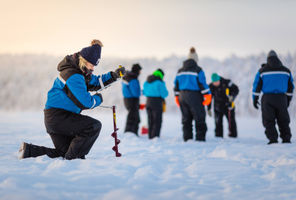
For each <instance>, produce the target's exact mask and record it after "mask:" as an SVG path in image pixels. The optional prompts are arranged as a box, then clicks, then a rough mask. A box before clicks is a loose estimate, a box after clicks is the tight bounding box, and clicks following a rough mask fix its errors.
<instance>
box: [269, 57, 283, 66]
mask: <svg viewBox="0 0 296 200" xmlns="http://www.w3.org/2000/svg"><path fill="white" fill-rule="evenodd" d="M267 65H268V66H270V67H281V66H283V64H282V62H281V61H280V59H279V58H278V57H277V56H270V57H268V58H267Z"/></svg>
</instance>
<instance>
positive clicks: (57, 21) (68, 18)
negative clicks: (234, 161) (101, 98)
mask: <svg viewBox="0 0 296 200" xmlns="http://www.w3.org/2000/svg"><path fill="white" fill-rule="evenodd" d="M0 3H1V8H0V19H1V21H0V22H1V32H0V36H1V37H0V44H1V45H0V53H47V54H54V55H65V54H71V53H73V52H76V51H79V50H80V49H81V48H82V47H85V46H88V44H89V42H90V41H91V39H93V38H97V39H100V40H101V41H102V42H103V44H104V48H103V51H102V54H103V56H119V57H130V58H134V57H153V56H155V57H158V58H163V57H165V56H169V55H171V54H176V55H186V54H187V52H188V49H189V48H190V47H191V46H195V47H196V49H197V51H198V54H199V56H200V57H202V56H212V57H215V58H225V57H227V56H229V55H231V54H233V53H235V54H237V55H239V56H246V55H250V54H257V53H259V52H262V51H265V52H266V51H268V50H269V49H271V48H272V49H275V50H277V51H278V52H279V53H287V52H288V51H290V52H295V50H296V47H295V46H296V40H295V37H296V26H295V24H296V22H295V21H296V1H293V0H282V1H280V0H262V1H260V0H258V1H256V0H250V1H242V0H204V1H202V0H196V1H194V0H180V1H177V0H147V1H144V0H118V1H116V0H84V1H82V0H81V1H78V0H50V1H42V0H26V1H17V0H9V1H7V0H5V1H2V0H0Z"/></svg>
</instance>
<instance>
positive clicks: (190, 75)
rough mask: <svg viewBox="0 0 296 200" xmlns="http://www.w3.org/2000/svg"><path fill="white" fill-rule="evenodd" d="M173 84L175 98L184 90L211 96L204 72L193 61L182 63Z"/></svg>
mask: <svg viewBox="0 0 296 200" xmlns="http://www.w3.org/2000/svg"><path fill="white" fill-rule="evenodd" d="M174 84H175V87H174V91H175V96H179V92H180V91H186V90H187V91H197V92H198V91H199V92H201V94H211V91H210V89H209V86H208V84H207V82H206V77H205V73H204V71H203V70H202V69H201V68H200V67H199V66H198V65H197V63H196V62H195V61H194V60H193V59H188V60H186V61H184V63H183V67H182V68H181V69H179V71H178V73H177V76H176V78H175V81H174Z"/></svg>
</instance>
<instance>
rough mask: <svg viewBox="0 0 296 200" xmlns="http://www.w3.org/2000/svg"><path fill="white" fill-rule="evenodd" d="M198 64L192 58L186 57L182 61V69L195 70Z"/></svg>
mask: <svg viewBox="0 0 296 200" xmlns="http://www.w3.org/2000/svg"><path fill="white" fill-rule="evenodd" d="M197 67H198V65H197V63H196V62H195V61H194V60H193V59H188V60H185V61H184V62H183V67H182V68H183V69H184V70H190V69H191V70H195V69H197Z"/></svg>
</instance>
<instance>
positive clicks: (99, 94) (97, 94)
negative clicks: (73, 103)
mask: <svg viewBox="0 0 296 200" xmlns="http://www.w3.org/2000/svg"><path fill="white" fill-rule="evenodd" d="M95 95H96V96H99V97H100V99H101V103H103V96H102V95H101V93H96V94H95Z"/></svg>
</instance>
